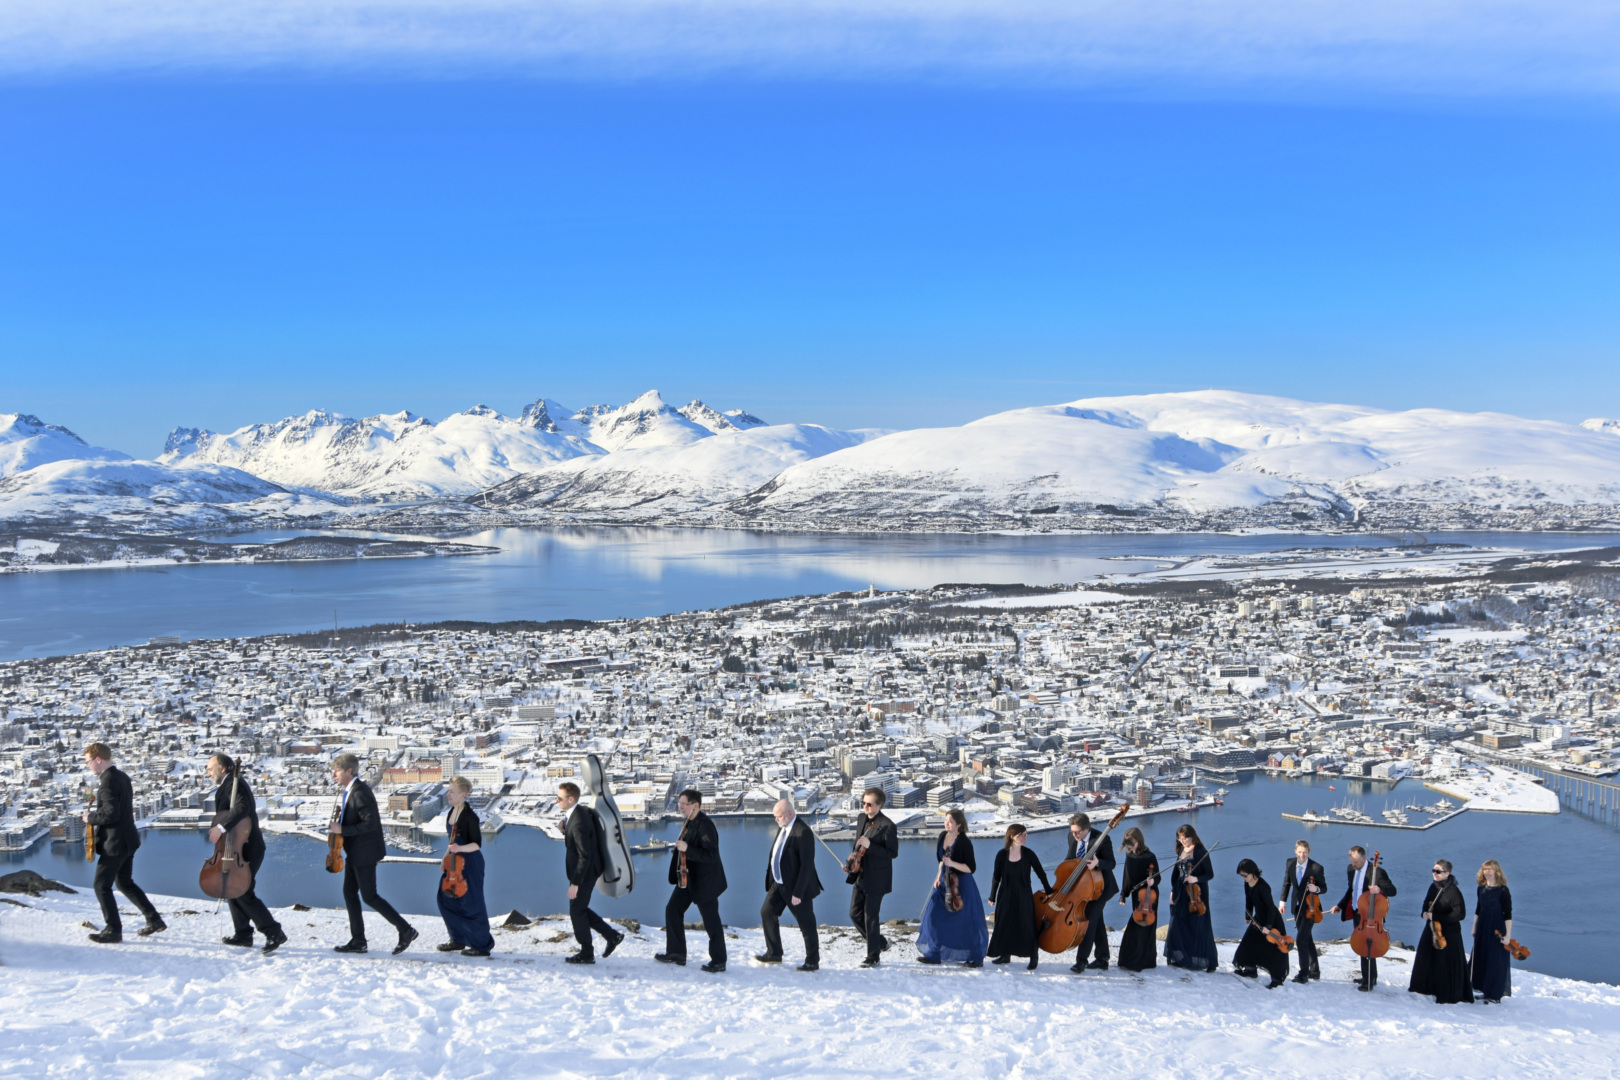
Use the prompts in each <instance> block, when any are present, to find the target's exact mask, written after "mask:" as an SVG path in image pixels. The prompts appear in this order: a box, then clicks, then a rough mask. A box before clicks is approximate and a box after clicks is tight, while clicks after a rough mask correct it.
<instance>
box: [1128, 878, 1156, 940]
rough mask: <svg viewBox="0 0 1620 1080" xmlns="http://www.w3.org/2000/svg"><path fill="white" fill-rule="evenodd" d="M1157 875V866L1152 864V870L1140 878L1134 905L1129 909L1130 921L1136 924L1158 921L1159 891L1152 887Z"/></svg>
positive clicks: (1148, 923)
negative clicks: (1140, 881) (1140, 885)
mask: <svg viewBox="0 0 1620 1080" xmlns="http://www.w3.org/2000/svg"><path fill="white" fill-rule="evenodd" d="M1158 876H1159V866H1158V864H1157V863H1154V864H1153V872H1152V873H1151V874H1149V875H1148V876H1147V877H1145V878H1143V879H1142V887H1141V888H1139V889H1137V890H1136V906H1135V907H1134V908H1132V909H1131V922H1133V923H1135V924H1136V925H1137V926H1152V925H1153V924H1154V923H1156V922H1158V921H1159V913H1158V907H1159V893H1158V890H1156V889H1155V888H1154V887H1153V880H1154V879H1155V878H1157V877H1158Z"/></svg>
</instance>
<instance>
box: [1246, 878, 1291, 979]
mask: <svg viewBox="0 0 1620 1080" xmlns="http://www.w3.org/2000/svg"><path fill="white" fill-rule="evenodd" d="M1237 872H1238V877H1240V878H1242V879H1243V919H1244V921H1245V922H1247V923H1248V924H1249V928H1248V929H1247V930H1245V931H1243V940H1242V941H1240V942H1238V947H1237V952H1235V953H1233V954H1232V970H1234V971H1236V972H1237V973H1238V974H1239V975H1241V976H1243V977H1244V978H1245V979H1253V978H1255V977H1256V976H1258V975H1259V974H1260V972H1259V970H1258V969H1260V968H1265V969H1266V971H1267V972H1269V973H1270V974H1271V982H1269V983H1267V984H1266V989H1267V990H1275V989H1277V987H1279V986H1281V985H1282V984H1283V980H1285V979H1287V978H1288V952H1287V950H1286V949H1285V948H1281V947H1279V946H1278V944H1277V942H1278V940H1288V941H1289V943H1290V944H1292V940H1291V939H1288V938H1287V934H1288V927H1287V924H1285V923H1284V922H1283V917H1282V912H1280V911H1278V910H1277V907H1276V904H1275V903H1274V902H1273V900H1272V897H1271V886H1270V885H1268V884H1266V879H1265V878H1263V877H1261V876H1260V868H1259V867H1258V866H1256V865H1255V864H1254V860H1253V859H1244V860H1243V861H1242V862H1240V863H1238V864H1237Z"/></svg>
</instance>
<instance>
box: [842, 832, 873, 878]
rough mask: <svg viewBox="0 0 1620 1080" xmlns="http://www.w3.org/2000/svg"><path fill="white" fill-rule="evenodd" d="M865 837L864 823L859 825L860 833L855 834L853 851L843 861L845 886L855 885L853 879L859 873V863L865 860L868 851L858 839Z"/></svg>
mask: <svg viewBox="0 0 1620 1080" xmlns="http://www.w3.org/2000/svg"><path fill="white" fill-rule="evenodd" d="M865 835H866V823H865V822H863V823H862V825H861V831H860V832H859V833H857V834H856V836H855V840H856V844H855V850H854V851H851V852H850V853H849V858H847V859H845V860H844V873H845V875H847V882H846V883H847V884H850V885H853V884H855V878H856V877H857V876H858V875H859V874H860V872H861V863H862V862H863V861H864V860H865V859H866V852H867V850H868V849H867V848H863V847H861V845H860V839H861V837H863V836H865Z"/></svg>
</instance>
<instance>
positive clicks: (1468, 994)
mask: <svg viewBox="0 0 1620 1080" xmlns="http://www.w3.org/2000/svg"><path fill="white" fill-rule="evenodd" d="M1466 914H1467V904H1466V903H1464V901H1463V894H1462V890H1461V889H1459V888H1458V887H1457V879H1456V878H1455V877H1453V876H1452V874H1451V863H1449V862H1447V861H1446V860H1445V859H1436V860H1434V881H1433V882H1432V883H1431V884H1430V885H1429V892H1428V895H1426V896H1424V898H1423V931H1422V933H1421V934H1419V935H1418V943H1417V955H1416V956H1414V957H1413V958H1412V981H1411V982H1410V983H1409V984H1407V987H1406V988H1407V989H1408V990H1410V991H1411V992H1412V993H1414V994H1428V995H1429V996H1430V997H1432V998H1434V1000H1435V1002H1436V1003H1437V1004H1440V1005H1455V1004H1457V1003H1458V1002H1460V1001H1469V1002H1471V1001H1473V1000H1474V987H1473V985H1472V984H1471V983H1470V982H1469V981H1468V954H1467V951H1466V950H1465V949H1464V948H1463V936H1462V921H1463V916H1464V915H1466Z"/></svg>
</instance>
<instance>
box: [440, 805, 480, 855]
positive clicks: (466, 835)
mask: <svg viewBox="0 0 1620 1080" xmlns="http://www.w3.org/2000/svg"><path fill="white" fill-rule="evenodd" d="M450 813H451V814H453V815H455V819H456V825H455V828H453V829H451V830H450V842H451V843H452V844H463V845H470V844H477V845H478V850H479V851H482V850H484V829H483V826H482V825H481V824H480V823H479V821H478V812H477V811H475V810H474V809H473V808H472V807H470V806H468V805H467V804H466V803H462V804H461V813H459V814H457V813H456V812H455V809H454V808H451V811H450ZM445 822H446V824H448V823H449V818H448V817H447V818H446V819H445Z"/></svg>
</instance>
